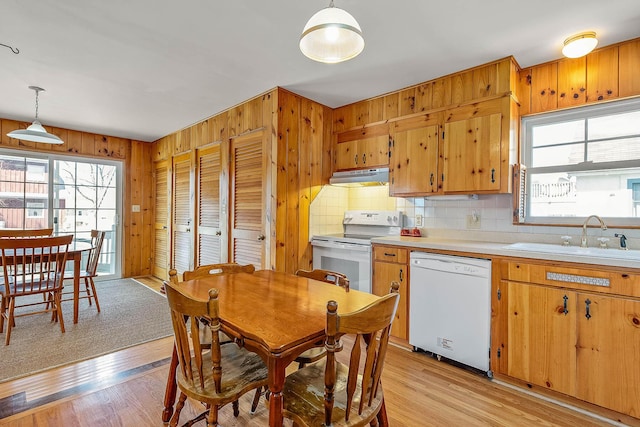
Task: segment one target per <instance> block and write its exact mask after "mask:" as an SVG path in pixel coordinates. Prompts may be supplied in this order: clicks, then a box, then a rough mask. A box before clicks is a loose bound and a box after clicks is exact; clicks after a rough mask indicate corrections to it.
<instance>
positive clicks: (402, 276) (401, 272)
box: [400, 269, 404, 282]
mask: <svg viewBox="0 0 640 427" xmlns="http://www.w3.org/2000/svg"><path fill="white" fill-rule="evenodd" d="M403 280H404V272H403V271H402V269H400V281H401V282H402V281H403Z"/></svg>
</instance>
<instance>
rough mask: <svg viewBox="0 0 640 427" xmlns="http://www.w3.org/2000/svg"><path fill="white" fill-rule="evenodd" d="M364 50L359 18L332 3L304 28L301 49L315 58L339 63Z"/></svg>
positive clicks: (330, 62)
mask: <svg viewBox="0 0 640 427" xmlns="http://www.w3.org/2000/svg"><path fill="white" fill-rule="evenodd" d="M363 49H364V38H363V37H362V29H361V28H360V25H358V22H357V21H356V19H355V18H354V17H353V16H351V14H349V12H346V11H345V10H342V9H340V8H337V7H335V6H334V5H333V0H331V2H330V3H329V7H326V8H324V9H322V10H320V11H319V12H317V13H316V14H314V15H313V16H312V17H311V18H310V19H309V21H308V22H307V25H305V26H304V30H302V35H301V36H300V50H301V51H302V53H304V55H305V56H306V57H308V58H310V59H313V60H314V61H318V62H324V63H327V64H336V63H338V62H342V61H346V60H348V59H351V58H355V57H356V56H358V55H359V54H360V52H362V50H363Z"/></svg>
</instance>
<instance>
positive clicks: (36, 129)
mask: <svg viewBox="0 0 640 427" xmlns="http://www.w3.org/2000/svg"><path fill="white" fill-rule="evenodd" d="M29 89H31V90H34V91H35V92H36V118H35V120H34V121H33V123H31V126H29V127H28V128H26V129H18V130H14V131H13V132H9V133H8V134H7V136H8V137H10V138H15V139H20V140H22V141H32V142H44V143H45V144H62V143H63V141H62V140H61V139H60V138H58V137H57V136H55V135H53V134H51V133H48V132H47V131H46V130H45V129H44V127H42V125H41V124H40V121H39V120H38V94H39V93H40V92H41V91H43V90H44V89H42V88H41V87H38V86H29Z"/></svg>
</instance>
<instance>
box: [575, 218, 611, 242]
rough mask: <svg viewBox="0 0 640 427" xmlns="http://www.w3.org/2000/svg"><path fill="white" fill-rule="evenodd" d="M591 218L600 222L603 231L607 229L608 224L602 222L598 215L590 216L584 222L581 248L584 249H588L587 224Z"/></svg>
mask: <svg viewBox="0 0 640 427" xmlns="http://www.w3.org/2000/svg"><path fill="white" fill-rule="evenodd" d="M591 218H595V219H597V220H598V221H600V228H601V229H603V230H606V229H607V224H605V223H604V221H603V220H602V218H600V217H599V216H598V215H590V216H588V217H587V219H585V220H584V224H582V239H581V240H580V247H582V248H586V247H587V223H588V222H589V220H590V219H591Z"/></svg>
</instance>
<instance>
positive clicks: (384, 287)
mask: <svg viewBox="0 0 640 427" xmlns="http://www.w3.org/2000/svg"><path fill="white" fill-rule="evenodd" d="M408 272H409V259H408V250H407V249H401V248H394V247H388V246H375V245H374V247H373V279H372V292H373V293H374V294H375V295H381V296H382V295H386V294H388V293H389V289H391V282H392V281H394V280H395V281H397V282H398V283H399V284H400V302H399V303H398V309H397V311H396V318H395V319H394V320H393V326H392V327H391V335H392V336H393V337H396V338H398V339H399V340H402V341H406V342H407V343H408V341H409V286H408Z"/></svg>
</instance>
